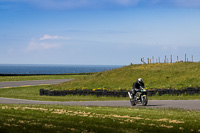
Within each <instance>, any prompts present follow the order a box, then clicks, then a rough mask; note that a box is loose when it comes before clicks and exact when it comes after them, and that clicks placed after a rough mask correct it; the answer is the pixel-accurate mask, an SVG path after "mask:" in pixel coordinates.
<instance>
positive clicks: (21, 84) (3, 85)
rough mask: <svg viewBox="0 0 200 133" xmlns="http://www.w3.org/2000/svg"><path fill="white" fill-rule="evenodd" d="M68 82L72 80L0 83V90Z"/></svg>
mask: <svg viewBox="0 0 200 133" xmlns="http://www.w3.org/2000/svg"><path fill="white" fill-rule="evenodd" d="M70 80H72V79H53V80H29V81H9V82H0V88H10V87H20V86H35V85H48V84H59V83H62V82H67V81H70Z"/></svg>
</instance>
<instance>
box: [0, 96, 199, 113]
mask: <svg viewBox="0 0 200 133" xmlns="http://www.w3.org/2000/svg"><path fill="white" fill-rule="evenodd" d="M0 104H46V105H77V106H110V107H131V105H130V102H129V101H82V102H79V101H74V102H55V101H35V100H23V99H12V98H0ZM136 107H144V106H142V105H141V104H137V105H136V106H133V108H136ZM146 107H148V108H176V109H185V110H199V111H200V100H149V103H148V105H147V106H146Z"/></svg>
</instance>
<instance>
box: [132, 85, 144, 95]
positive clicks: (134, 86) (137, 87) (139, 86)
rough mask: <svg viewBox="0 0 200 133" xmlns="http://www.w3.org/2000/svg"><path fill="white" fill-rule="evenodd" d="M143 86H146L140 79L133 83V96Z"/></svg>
mask: <svg viewBox="0 0 200 133" xmlns="http://www.w3.org/2000/svg"><path fill="white" fill-rule="evenodd" d="M141 87H142V88H145V86H144V83H139V82H138V81H136V82H135V83H133V87H132V94H133V97H134V95H135V94H136V93H137V91H139V90H140V89H141Z"/></svg>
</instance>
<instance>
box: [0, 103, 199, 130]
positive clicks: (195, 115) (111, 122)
mask: <svg viewBox="0 0 200 133" xmlns="http://www.w3.org/2000/svg"><path fill="white" fill-rule="evenodd" d="M199 125H200V112H197V111H185V110H175V109H173V110H172V109H168V110H165V109H148V108H117V107H79V106H58V105H54V106H53V105H4V104H0V131H1V133H6V132H12V133H19V132H34V133H35V132H52V133H55V132H75V133H81V132H82V133H89V132H91V133H92V132H93V133H102V132H103V133H122V132H124V133H127V132H130V133H140V132H141V133H143V132H150V133H155V132H162V133H169V132H171V133H179V132H180V133H190V132H194V133H197V132H200V126H199Z"/></svg>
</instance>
